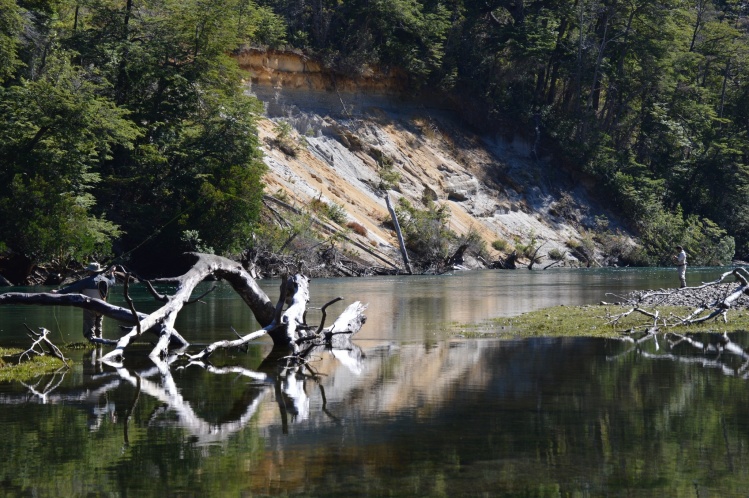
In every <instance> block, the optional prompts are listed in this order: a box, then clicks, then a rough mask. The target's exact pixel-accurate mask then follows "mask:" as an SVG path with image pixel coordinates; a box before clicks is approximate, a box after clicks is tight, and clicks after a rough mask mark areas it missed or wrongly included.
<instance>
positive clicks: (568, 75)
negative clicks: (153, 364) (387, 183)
mask: <svg viewBox="0 0 749 498" xmlns="http://www.w3.org/2000/svg"><path fill="white" fill-rule="evenodd" d="M747 15H749V10H748V9H747V6H746V5H745V3H743V2H735V1H717V0H707V1H698V2H681V1H676V0H661V1H657V2H649V1H647V2H646V1H639V0H638V1H634V2H624V3H622V2H615V3H611V2H603V1H600V0H593V1H590V2H573V1H570V0H533V1H531V0H525V1H506V0H490V1H488V2H486V1H481V2H476V1H473V0H455V1H452V2H448V3H444V2H433V1H430V0H383V1H377V2H369V1H360V0H354V1H351V2H344V3H340V2H332V1H328V0H324V1H320V2H316V3H314V4H308V3H300V2H294V1H290V0H288V1H287V0H282V1H269V0H259V1H249V0H227V1H222V2H218V3H217V2H206V1H204V0H186V1H182V0H180V1H177V0H159V1H154V0H93V1H90V2H85V3H80V2H77V1H72V0H54V1H51V0H39V1H34V2H31V1H28V0H19V1H11V0H0V118H1V119H0V164H1V166H0V220H2V222H0V255H1V256H2V259H3V260H4V261H5V264H4V267H5V271H12V272H14V274H17V275H14V276H13V277H14V278H11V280H14V281H16V282H21V281H23V279H24V278H25V277H26V276H27V275H28V274H29V272H30V271H31V270H32V269H33V267H34V266H35V265H38V264H42V263H43V264H45V265H46V266H47V268H49V269H50V270H51V271H63V270H64V269H66V268H69V267H71V266H75V265H76V264H80V263H85V262H86V261H87V260H89V259H92V258H95V259H99V260H107V259H110V258H112V257H114V256H116V257H117V261H125V260H128V261H134V262H137V264H138V266H139V267H140V269H141V270H142V271H145V272H153V271H155V270H157V269H158V268H160V267H163V266H164V265H166V264H168V263H169V262H170V261H172V260H173V259H174V256H175V254H178V253H180V252H182V251H185V250H191V249H194V247H192V246H194V242H195V241H196V240H199V241H200V243H201V248H211V249H212V250H213V251H215V252H216V253H217V254H222V255H240V254H242V253H243V251H245V250H246V249H247V248H248V247H250V246H252V244H253V240H256V238H255V239H253V235H256V234H258V233H261V231H262V229H263V228H262V226H261V223H260V217H259V213H260V211H261V199H262V195H263V185H262V181H261V177H262V174H263V172H264V165H263V162H262V160H261V157H260V152H259V143H258V137H257V132H256V127H255V126H256V118H257V117H258V116H259V115H260V112H261V106H260V104H259V103H258V102H257V101H256V100H255V99H253V98H251V97H248V96H246V95H245V94H244V93H243V88H242V84H241V83H242V82H241V74H240V72H239V70H238V68H237V65H236V63H235V62H234V61H233V60H232V58H231V54H232V53H236V52H237V51H239V50H241V49H242V47H247V46H253V47H263V48H274V49H293V50H297V51H303V52H304V53H305V54H306V56H309V57H315V58H317V59H319V60H321V61H322V62H323V63H324V64H325V65H326V67H327V69H328V70H329V71H331V72H332V73H333V74H344V75H355V74H359V73H362V72H364V71H368V70H370V69H372V68H375V69H378V68H379V69H397V70H398V71H399V72H400V73H402V75H403V81H404V87H403V88H402V90H404V91H406V92H407V93H408V94H410V95H416V94H419V95H422V96H424V97H433V98H439V100H440V101H441V102H447V103H451V104H452V105H453V106H454V107H455V108H458V109H460V110H461V111H462V114H463V117H464V118H465V119H466V120H467V121H468V122H469V123H471V124H473V125H474V126H475V127H477V128H479V129H480V130H483V131H493V132H497V131H498V132H505V133H507V134H512V135H520V136H522V137H524V138H525V139H526V140H527V142H528V143H530V144H532V154H533V156H534V157H536V158H542V157H545V156H553V157H554V158H555V161H557V162H559V163H560V164H562V165H564V167H565V168H566V169H568V170H570V171H571V172H573V174H574V175H575V176H576V177H579V178H586V179H588V180H591V181H589V182H587V183H589V184H592V185H594V188H595V189H596V191H597V192H598V194H599V195H600V196H601V198H605V199H607V204H608V207H610V208H611V209H612V210H614V211H615V212H616V213H617V214H618V215H619V216H621V217H622V218H623V219H624V222H625V224H626V228H627V229H628V230H629V231H631V232H632V233H634V234H635V235H636V236H637V237H638V240H639V246H638V247H637V248H636V249H635V250H632V251H626V252H623V253H622V254H620V255H618V259H619V262H620V264H632V265H662V264H669V263H670V259H669V258H670V256H669V255H670V254H671V253H672V247H673V246H674V245H675V244H681V245H683V246H685V247H687V248H688V250H689V251H690V254H689V256H690V263H692V264H696V265H710V264H717V263H725V262H727V261H728V260H729V259H730V258H731V257H732V256H733V255H734V252H735V253H736V254H737V255H738V256H739V257H747V256H749V224H747V219H749V217H748V216H747V213H748V212H749V204H748V203H747V199H749V196H748V195H747V194H749V183H747V181H746V179H747V178H748V177H749V175H748V173H749V129H748V128H747V122H748V121H747V113H748V112H749V81H747V80H746V78H744V75H745V74H746V72H747V69H748V67H747V66H748V65H749V22H747V20H748V19H749V18H748V17H747ZM404 209H406V208H404ZM427 211H428V210H427ZM414 212H416V211H414ZM433 214H434V219H435V220H436V221H437V222H439V213H438V212H436V211H435V212H434V213H433ZM414 220H415V221H417V222H418V221H420V220H419V218H418V217H414ZM424 220H425V221H428V220H426V219H424ZM428 225H429V223H425V226H428ZM414 226H418V225H416V224H415V225H414ZM426 229H427V230H428V229H429V228H426ZM416 235H417V236H414V237H413V238H412V242H413V246H412V250H414V251H418V250H419V249H418V247H419V244H421V243H422V242H423V241H424V240H426V239H425V237H423V235H424V234H421V235H422V236H421V237H419V236H418V235H419V234H416ZM430 235H431V233H430ZM604 236H605V231H604V232H601V233H600V234H598V233H596V234H593V235H592V238H593V239H595V238H598V239H600V240H603V239H604V238H605V237H604ZM600 240H599V243H601V242H600ZM424 248H425V250H427V251H433V250H435V249H439V250H440V251H441V252H440V254H441V255H444V253H445V251H443V250H442V248H443V245H442V244H441V241H440V243H439V244H427V245H426V246H424ZM6 276H8V275H6Z"/></svg>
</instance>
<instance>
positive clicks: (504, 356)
mask: <svg viewBox="0 0 749 498" xmlns="http://www.w3.org/2000/svg"><path fill="white" fill-rule="evenodd" d="M721 272H722V269H705V270H699V269H691V271H690V274H689V277H688V278H690V284H694V283H697V282H699V281H707V280H712V279H714V278H715V277H717V275H719V274H720V273H721ZM675 277H676V275H675V271H673V270H672V269H660V270H658V269H656V270H628V269H621V270H612V269H607V270H576V271H569V270H554V271H551V270H549V271H533V272H529V271H527V270H517V271H513V272H510V271H499V272H494V271H492V272H469V273H462V274H457V275H452V276H440V277H399V278H373V279H331V280H314V281H313V282H312V285H311V294H312V302H311V303H310V304H311V305H312V306H321V305H322V304H324V303H325V302H327V301H329V300H330V299H332V298H333V297H336V296H339V295H340V296H342V297H344V299H345V301H344V303H341V304H337V305H334V307H332V308H335V309H329V314H335V313H336V311H340V310H341V309H343V307H344V306H345V305H346V304H347V303H348V302H351V301H353V300H361V301H363V302H366V303H368V304H369V309H368V311H367V316H368V321H367V323H366V325H365V326H364V328H363V329H362V331H361V333H360V334H359V335H358V336H357V338H356V340H355V341H354V343H355V346H354V347H353V348H351V349H349V350H346V351H332V352H331V351H324V350H321V351H318V352H316V353H315V354H314V355H313V358H312V361H311V362H310V363H309V365H308V366H307V367H305V368H300V369H292V370H284V371H279V364H280V363H279V359H278V357H277V353H275V352H274V351H272V348H271V344H270V343H269V342H267V341H260V342H259V343H258V344H256V345H253V346H252V347H250V348H249V349H248V350H247V351H241V352H240V351H235V352H232V353H231V354H226V355H217V356H216V357H214V358H212V360H213V364H212V365H210V366H209V368H200V367H197V366H188V365H186V364H185V363H184V362H182V363H180V362H177V363H175V364H173V365H171V367H167V366H166V365H157V364H154V363H152V362H151V361H149V360H148V359H147V358H146V354H147V351H148V349H149V348H148V347H144V348H143V349H142V351H140V353H142V354H138V353H139V352H138V351H133V352H130V353H129V354H128V356H127V359H126V362H125V364H124V367H123V368H119V369H115V368H112V367H109V366H106V365H102V364H101V363H99V362H97V361H95V358H94V356H95V352H94V353H92V352H91V351H86V352H85V353H76V352H70V354H72V355H75V357H74V359H75V360H76V363H75V366H74V368H73V369H72V370H71V371H68V372H64V373H63V372H61V373H60V374H58V375H56V376H48V377H45V378H44V379H38V381H37V382H35V383H33V384H29V385H22V384H19V383H14V384H4V385H3V384H0V404H2V407H1V408H0V444H1V445H2V446H1V447H2V448H4V449H5V451H3V452H0V495H7V496H15V495H36V496H52V495H55V496H81V495H110V496H256V495H260V496H262V495H305V496H321V495H328V496H352V495H358V496H361V495H374V496H379V495H395V496H442V495H444V496H460V495H465V496H481V495H486V496H501V495H512V496H539V497H541V496H570V495H576V496H602V495H607V496H728V495H735V496H744V495H745V494H746V489H749V488H748V487H747V485H749V475H748V473H749V465H747V464H749V424H748V423H747V421H746V416H745V414H746V413H747V408H748V406H747V405H749V395H748V393H749V389H747V387H749V386H748V385H747V381H746V379H745V376H746V375H747V371H746V367H747V360H746V358H745V357H744V356H742V355H741V354H740V352H741V348H740V347H741V346H742V345H748V346H749V337H748V336H747V335H746V334H736V335H734V336H732V337H731V339H732V341H733V342H732V345H736V346H738V347H737V348H736V349H735V351H729V350H726V351H724V352H722V353H718V352H717V351H716V350H713V349H711V348H710V347H709V346H707V344H708V342H709V341H710V337H709V336H701V337H696V338H694V339H693V341H692V343H687V342H682V343H680V344H670V343H668V341H666V340H665V339H660V340H659V341H658V342H657V343H656V342H655V341H648V342H646V343H644V344H641V345H639V346H638V347H634V346H633V345H632V344H631V343H626V342H622V341H611V340H595V339H575V338H573V339H570V338H567V339H547V338H541V339H534V340H512V341H507V340H505V341H499V340H491V339H486V340H461V339H456V338H455V336H454V332H455V329H456V327H459V325H460V324H464V323H479V322H482V321H484V320H488V319H491V318H494V317H498V316H507V315H513V314H517V313H521V312H524V311H528V310H532V309H536V308H540V307H547V306H554V305H558V304H587V303H595V302H598V301H600V300H607V301H613V300H615V295H617V294H623V293H625V292H628V291H629V290H633V289H645V288H660V287H667V286H673V284H674V283H675V280H676V278H675ZM263 287H264V288H265V289H266V291H267V292H268V293H269V295H270V296H271V298H272V299H275V292H276V289H277V288H278V283H277V282H272V281H269V282H263ZM607 293H613V294H614V296H612V295H607ZM135 298H136V306H138V308H139V309H146V308H148V307H149V306H153V304H150V303H148V298H147V296H146V295H145V294H144V293H142V294H137V293H136V295H135ZM79 314H80V312H79V311H77V310H70V309H63V308H60V309H40V308H35V307H20V306H19V307H0V329H2V337H3V342H2V343H0V344H2V345H7V344H8V343H18V344H22V343H23V339H24V335H23V333H22V331H21V330H20V329H21V327H22V324H23V323H24V322H26V323H28V324H29V325H30V326H45V327H47V328H50V329H51V330H53V332H54V333H55V334H56V335H57V337H58V338H59V339H58V341H59V342H60V343H62V342H66V341H67V342H72V341H79V340H80V337H81V335H80V327H81V320H80V316H79ZM316 319H317V318H316V317H315V316H314V314H313V312H311V313H310V315H309V316H308V321H310V322H314V321H315V320H316ZM106 326H107V328H106V330H105V335H108V336H113V335H114V334H116V333H117V330H116V327H115V324H113V323H107V324H106ZM232 327H234V328H235V329H236V330H237V331H238V332H240V333H246V332H249V331H251V330H254V329H256V328H257V324H255V323H254V320H253V319H252V317H251V314H250V313H249V311H247V309H246V308H245V306H244V305H243V304H242V303H241V301H240V300H239V299H238V298H237V297H235V295H234V294H233V291H232V290H231V289H230V288H229V287H228V286H223V285H219V287H218V289H217V290H216V291H215V292H213V293H212V294H210V295H209V296H208V298H207V299H206V304H196V305H193V306H191V307H190V308H189V309H186V310H185V311H183V313H182V315H181V316H180V319H179V320H178V323H177V328H178V329H179V330H180V332H181V333H182V334H183V335H184V336H185V337H186V338H187V339H188V340H190V341H191V342H194V343H205V342H210V341H213V340H215V339H218V338H232V337H233V332H231V328H232Z"/></svg>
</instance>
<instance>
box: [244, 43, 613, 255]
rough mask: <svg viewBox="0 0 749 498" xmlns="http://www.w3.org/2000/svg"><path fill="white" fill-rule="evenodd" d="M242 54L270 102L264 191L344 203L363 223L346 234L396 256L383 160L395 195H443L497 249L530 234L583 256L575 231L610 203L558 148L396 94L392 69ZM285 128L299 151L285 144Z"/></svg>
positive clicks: (458, 219)
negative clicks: (345, 68) (347, 71)
mask: <svg viewBox="0 0 749 498" xmlns="http://www.w3.org/2000/svg"><path fill="white" fill-rule="evenodd" d="M240 64H241V65H242V67H243V69H245V70H246V71H247V72H248V78H247V91H248V92H250V93H252V94H254V95H255V96H257V97H258V98H259V99H260V100H261V101H262V102H263V103H264V104H265V113H266V118H267V119H263V120H262V121H261V122H260V126H259V132H260V138H261V142H262V144H263V148H264V152H265V162H266V163H267V165H268V166H269V173H268V175H267V177H266V183H267V189H266V192H267V193H268V194H270V195H272V196H280V197H283V198H285V199H287V200H289V202H290V203H291V204H294V205H296V206H297V207H304V206H306V205H309V203H310V202H311V201H312V200H313V199H319V200H321V201H323V202H326V203H336V204H338V205H340V206H342V207H343V209H344V210H345V212H346V215H347V218H348V220H347V221H354V222H356V223H358V224H360V225H362V226H363V227H365V228H366V234H365V235H361V234H357V233H350V234H349V235H350V237H351V238H353V239H355V240H357V241H358V242H359V243H360V244H361V246H360V247H367V248H372V250H373V251H375V252H376V254H378V255H380V256H381V257H384V258H387V259H388V260H390V261H392V262H393V263H394V264H396V265H397V264H399V256H398V251H397V240H396V237H395V234H394V232H392V231H391V230H389V229H388V228H386V225H384V224H383V221H384V220H387V219H388V218H389V216H388V212H387V209H386V206H385V202H384V199H383V197H382V194H381V192H382V191H381V189H380V188H379V187H381V186H382V173H383V165H386V166H387V167H388V168H390V167H392V171H395V172H397V173H399V181H398V182H397V185H396V186H395V188H394V190H391V191H390V196H391V198H392V199H393V200H397V199H398V198H399V197H401V196H403V197H406V198H407V199H408V200H409V201H410V202H411V203H413V204H414V205H416V206H422V205H423V200H424V199H427V198H428V199H432V200H435V201H436V202H438V203H441V204H444V205H446V206H448V207H449V210H450V212H451V218H450V228H451V229H452V230H454V231H455V232H457V233H458V234H465V233H466V232H468V231H469V230H475V231H476V232H478V233H479V234H480V235H481V237H482V238H483V239H484V240H485V241H486V242H487V248H488V250H489V253H490V254H489V256H490V258H499V257H502V256H503V254H501V253H499V252H497V251H495V250H494V249H492V248H491V243H492V241H495V240H497V239H501V240H504V241H507V242H508V245H507V247H508V250H510V249H511V248H512V247H514V245H516V244H518V243H527V242H528V241H529V240H531V239H532V238H535V240H537V241H538V243H539V244H543V247H542V250H541V251H539V255H541V256H543V257H544V262H542V264H544V263H548V262H549V261H550V260H549V258H548V253H549V252H550V251H552V250H556V251H558V252H560V253H562V254H566V259H567V263H566V264H573V265H577V264H580V263H581V261H579V257H575V255H574V254H573V253H572V252H570V250H569V245H570V242H571V241H573V242H574V241H581V240H583V238H584V237H585V228H586V227H590V226H592V224H593V220H594V218H595V216H598V215H601V214H604V213H603V211H602V209H601V208H600V207H596V206H595V204H594V203H593V202H592V201H591V200H590V199H589V197H588V195H587V194H586V191H585V189H584V187H583V185H582V184H581V182H576V181H575V180H574V179H573V178H571V176H570V175H569V174H568V173H566V172H564V171H563V170H562V169H561V168H560V167H559V165H557V164H555V162H554V160H553V159H552V158H549V157H544V158H536V155H535V153H534V151H533V147H532V144H529V143H528V142H527V141H524V140H522V139H520V138H519V136H520V134H516V136H515V137H510V138H507V137H503V136H480V135H477V134H474V133H472V132H471V131H470V130H469V128H468V127H467V126H465V125H464V124H462V123H461V121H460V120H459V119H458V118H457V117H456V115H455V114H454V113H452V112H450V111H449V110H446V109H440V108H438V107H436V106H434V105H431V106H427V105H424V104H423V103H419V102H416V101H408V100H404V99H403V98H399V97H398V96H397V95H396V94H397V92H396V91H395V90H397V89H398V88H399V80H398V78H397V77H389V76H388V77H385V76H379V77H374V75H372V76H371V77H369V78H368V77H367V76H366V75H365V76H363V77H362V78H360V79H359V80H357V81H354V80H349V81H340V79H339V80H338V81H333V80H332V79H331V77H330V76H327V75H326V74H325V73H323V72H322V71H320V69H319V67H318V66H316V65H312V64H311V63H310V62H309V61H305V60H303V59H302V58H301V57H299V56H296V55H294V54H282V55H279V54H275V55H273V54H270V55H269V54H267V53H253V54H245V55H244V56H243V57H242V58H240ZM279 123H288V125H290V126H286V125H283V127H279ZM282 128H284V129H285V131H282ZM279 135H284V138H285V139H286V140H289V141H290V142H289V143H291V144H293V147H294V151H292V152H291V153H290V151H289V150H288V147H280V146H279ZM607 217H608V218H609V219H611V216H610V215H608V216H607ZM357 252H359V254H360V255H361V256H362V257H363V258H365V259H370V260H372V259H373V256H372V255H371V254H367V253H366V252H363V251H357ZM374 259H377V258H374ZM381 262H382V261H381V260H380V261H379V263H378V264H381Z"/></svg>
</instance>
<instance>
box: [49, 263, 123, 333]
mask: <svg viewBox="0 0 749 498" xmlns="http://www.w3.org/2000/svg"><path fill="white" fill-rule="evenodd" d="M114 269H115V267H111V268H109V269H106V268H103V267H102V266H101V265H100V264H99V263H96V262H92V263H89V264H88V266H86V268H85V270H86V276H85V277H84V278H82V279H80V280H78V281H76V282H73V283H72V284H70V285H68V286H66V287H63V288H62V289H56V290H54V291H52V292H54V293H57V294H75V293H78V294H83V295H84V296H88V297H93V298H96V299H101V300H102V301H106V300H107V297H108V296H109V288H110V287H111V286H113V285H114V284H115V275H114ZM103 322H104V317H103V316H102V315H101V314H99V313H96V312H95V311H91V310H87V309H84V310H83V337H85V338H86V339H88V340H91V339H93V338H94V337H96V338H99V339H100V338H101V336H102V324H103Z"/></svg>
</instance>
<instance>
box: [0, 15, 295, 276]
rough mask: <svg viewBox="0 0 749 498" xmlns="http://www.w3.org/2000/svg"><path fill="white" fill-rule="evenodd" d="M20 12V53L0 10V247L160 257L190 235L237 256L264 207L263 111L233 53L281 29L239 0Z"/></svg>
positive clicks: (34, 253) (50, 253)
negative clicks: (27, 39)
mask: <svg viewBox="0 0 749 498" xmlns="http://www.w3.org/2000/svg"><path fill="white" fill-rule="evenodd" d="M24 6H25V7H26V8H28V9H32V10H33V12H31V13H30V15H29V16H28V18H27V25H26V30H27V32H28V33H30V34H31V35H33V38H34V40H35V43H33V44H30V43H27V44H23V45H21V44H20V39H19V38H18V36H20V32H19V30H20V25H19V24H18V19H17V18H16V17H17V15H18V13H19V12H20V11H19V10H18V9H15V8H10V7H9V8H8V9H5V7H3V9H2V14H1V15H0V62H2V64H0V67H2V71H0V82H2V81H3V80H5V81H6V85H5V86H3V87H0V116H2V120H0V138H1V140H0V159H2V164H3V167H2V169H0V194H2V195H0V218H2V219H3V220H7V221H4V222H3V223H2V224H0V240H2V242H3V243H4V244H5V245H6V246H7V248H8V249H9V250H10V251H14V252H18V253H22V254H24V255H26V256H28V257H30V258H31V259H32V260H33V261H34V262H44V261H57V262H60V264H65V263H66V262H69V261H72V260H77V261H85V260H86V259H88V258H91V257H93V256H95V255H96V256H98V257H99V258H101V257H102V256H106V255H107V254H108V253H109V252H110V250H111V248H112V247H113V242H114V241H115V240H117V241H118V244H117V246H118V247H119V248H121V250H122V251H124V252H125V253H126V254H127V253H130V252H131V251H133V250H135V249H136V248H139V247H140V248H142V250H143V251H151V252H152V254H151V256H150V258H153V253H154V252H156V253H160V254H162V255H163V257H164V258H166V259H169V258H172V256H173V252H174V251H176V250H178V249H179V248H180V247H181V244H180V238H181V236H182V235H183V234H184V233H187V234H190V233H199V234H200V238H201V239H202V241H201V245H202V247H213V248H214V249H215V250H216V251H217V252H219V253H222V254H226V253H234V252H239V251H241V250H243V248H244V247H245V245H246V244H247V242H248V240H249V239H250V237H251V234H252V230H253V227H254V226H255V223H256V220H257V218H258V215H259V208H260V201H261V198H262V184H261V177H262V174H263V172H264V171H265V167H264V165H263V163H262V161H261V160H260V155H259V148H258V145H259V144H258V139H257V130H256V128H255V119H256V117H257V116H258V115H259V114H260V112H261V106H260V104H259V103H258V102H257V101H256V100H255V99H253V98H250V97H248V96H246V95H245V94H244V93H243V91H242V88H241V86H240V83H241V79H240V73H239V70H238V67H237V65H236V63H235V62H234V61H233V60H232V59H231V58H230V57H229V56H228V53H229V52H231V51H232V50H234V49H236V48H237V47H238V46H239V43H240V42H241V41H248V40H263V42H264V43H268V44H274V43H281V42H282V41H283V36H284V30H283V22H282V21H281V20H280V19H279V18H278V17H277V16H275V15H274V14H273V13H272V12H271V11H270V10H269V9H268V8H266V7H259V6H257V5H255V4H254V3H251V2H246V1H244V0H242V1H240V0H229V1H227V2H218V3H216V2H209V1H206V0H188V1H181V0H180V1H177V0H165V1H161V0H159V1H151V0H146V1H145V2H140V3H133V2H124V1H115V2H110V1H108V0H106V1H105V0H94V1H92V2H86V3H85V4H75V5H72V4H68V3H67V2H49V3H45V2H30V3H26V4H24ZM14 16H16V17H14ZM19 19H20V18H19ZM14 33H16V35H15V36H16V38H15V41H14V40H13V39H12V36H13V34H14ZM6 36H7V37H9V38H5V37H6ZM8 40H10V41H8ZM14 43H15V45H14ZM19 47H20V48H19ZM14 54H17V56H16V55H14ZM14 57H18V58H20V59H21V60H22V61H23V63H24V65H21V64H20V62H19V61H18V60H17V59H15V58H14ZM190 240H192V242H191V243H192V245H195V244H194V242H195V240H193V239H190ZM144 244H145V245H144ZM150 258H149V259H150Z"/></svg>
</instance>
